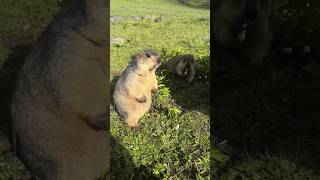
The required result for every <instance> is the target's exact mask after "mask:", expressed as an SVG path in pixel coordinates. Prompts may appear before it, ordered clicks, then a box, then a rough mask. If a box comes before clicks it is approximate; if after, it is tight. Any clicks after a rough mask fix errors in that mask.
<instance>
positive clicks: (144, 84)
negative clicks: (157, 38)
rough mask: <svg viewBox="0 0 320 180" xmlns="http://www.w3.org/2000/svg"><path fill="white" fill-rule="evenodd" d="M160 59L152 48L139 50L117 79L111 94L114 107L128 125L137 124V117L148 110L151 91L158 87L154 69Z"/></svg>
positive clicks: (136, 125) (135, 125)
mask: <svg viewBox="0 0 320 180" xmlns="http://www.w3.org/2000/svg"><path fill="white" fill-rule="evenodd" d="M159 66H160V59H159V56H158V54H157V53H156V52H154V51H152V50H143V51H140V52H139V53H138V54H137V55H135V57H134V58H133V60H132V61H131V62H130V63H129V65H128V66H127V68H126V69H125V70H124V72H123V73H122V75H121V76H120V78H119V80H118V81H117V84H116V87H115V91H114V94H113V98H114V107H115V110H116V111H117V113H118V114H119V116H120V117H121V118H123V119H124V120H125V121H126V123H127V124H128V125H129V127H131V128H134V127H138V126H139V123H138V122H139V119H140V118H141V117H142V116H143V115H144V113H146V112H147V111H149V109H150V107H151V103H152V99H151V93H152V91H155V90H157V89H158V83H157V79H156V74H155V71H156V69H157V68H158V67H159Z"/></svg>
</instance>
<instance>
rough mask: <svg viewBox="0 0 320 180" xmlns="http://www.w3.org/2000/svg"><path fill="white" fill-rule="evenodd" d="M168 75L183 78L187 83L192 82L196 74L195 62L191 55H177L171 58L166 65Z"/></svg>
mask: <svg viewBox="0 0 320 180" xmlns="http://www.w3.org/2000/svg"><path fill="white" fill-rule="evenodd" d="M166 66H167V68H168V70H169V72H170V73H173V74H175V75H178V76H180V77H184V78H185V79H186V80H187V81H188V82H191V81H193V79H194V76H195V74H196V70H195V60H194V57H193V55H191V54H186V55H179V56H175V57H173V58H171V59H170V60H168V62H167V63H166Z"/></svg>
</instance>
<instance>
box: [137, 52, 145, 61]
mask: <svg viewBox="0 0 320 180" xmlns="http://www.w3.org/2000/svg"><path fill="white" fill-rule="evenodd" d="M145 57H146V54H145V52H144V51H140V52H139V53H138V54H137V55H136V58H137V59H141V58H145Z"/></svg>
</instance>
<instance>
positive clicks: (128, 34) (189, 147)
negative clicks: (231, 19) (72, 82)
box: [110, 0, 210, 179]
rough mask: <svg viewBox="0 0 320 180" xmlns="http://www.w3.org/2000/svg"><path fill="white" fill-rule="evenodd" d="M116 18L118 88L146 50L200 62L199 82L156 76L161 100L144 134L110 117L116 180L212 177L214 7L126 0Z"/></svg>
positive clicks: (145, 121) (117, 4)
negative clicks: (132, 60)
mask: <svg viewBox="0 0 320 180" xmlns="http://www.w3.org/2000/svg"><path fill="white" fill-rule="evenodd" d="M111 16H112V17H111V21H112V22H111V45H112V46H111V63H110V66H111V82H112V83H111V84H114V83H115V82H116V79H117V77H118V76H119V74H120V73H121V72H122V71H123V70H124V68H125V67H126V65H127V64H128V62H129V60H130V57H131V56H132V55H134V54H135V53H137V52H138V51H139V50H142V49H146V48H151V49H154V50H156V51H157V52H159V53H161V60H162V62H165V61H166V60H167V59H168V58H170V57H172V56H174V55H176V54H186V53H191V54H193V55H194V56H195V57H196V59H197V60H196V62H197V64H198V74H197V79H196V80H195V81H194V82H192V83H187V82H186V81H185V80H183V79H179V78H175V77H172V76H169V75H167V73H166V72H165V70H164V69H160V70H159V71H157V76H158V78H159V80H160V82H159V84H161V86H160V91H159V94H157V95H156V96H155V99H156V100H157V103H156V105H155V107H154V108H153V111H152V112H151V113H148V114H146V115H145V117H144V118H142V119H141V127H140V128H139V129H137V130H130V129H129V128H128V127H127V125H126V124H125V123H124V122H123V121H122V120H120V119H119V117H118V115H117V114H116V113H115V112H112V113H111V134H112V136H113V141H112V142H113V145H112V147H113V151H112V161H111V163H112V172H111V177H112V178H113V179H116V178H120V179H130V178H133V179H196V178H197V179H209V166H210V163H209V154H210V153H209V149H210V143H209V142H210V141H209V133H210V131H209V125H210V124H209V111H210V108H209V104H210V103H209V102H210V99H209V80H208V78H209V77H208V76H209V66H208V64H209V41H210V34H209V33H210V29H209V22H210V21H209V20H210V15H209V9H202V8H194V7H190V6H187V5H184V4H181V3H179V2H178V1H169V0H167V1H166V0H157V1H153V0H134V1H132V0H121V1H111ZM198 76H200V77H198ZM199 78H201V79H199ZM172 102H174V103H172Z"/></svg>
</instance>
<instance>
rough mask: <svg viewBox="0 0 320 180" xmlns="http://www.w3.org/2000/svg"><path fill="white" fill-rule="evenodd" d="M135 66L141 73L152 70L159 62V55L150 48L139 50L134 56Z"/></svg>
mask: <svg viewBox="0 0 320 180" xmlns="http://www.w3.org/2000/svg"><path fill="white" fill-rule="evenodd" d="M134 62H135V65H136V68H138V71H139V72H141V73H146V72H149V71H153V70H155V69H156V68H158V67H159V66H160V64H161V62H160V58H159V55H158V54H157V53H156V52H155V51H152V50H149V49H148V50H143V51H140V52H139V53H138V54H137V55H136V56H135V58H134Z"/></svg>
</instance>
